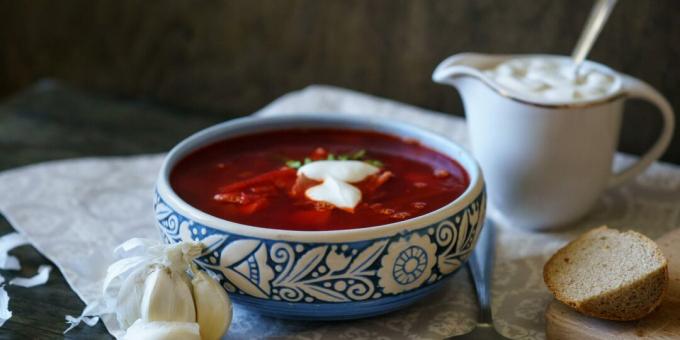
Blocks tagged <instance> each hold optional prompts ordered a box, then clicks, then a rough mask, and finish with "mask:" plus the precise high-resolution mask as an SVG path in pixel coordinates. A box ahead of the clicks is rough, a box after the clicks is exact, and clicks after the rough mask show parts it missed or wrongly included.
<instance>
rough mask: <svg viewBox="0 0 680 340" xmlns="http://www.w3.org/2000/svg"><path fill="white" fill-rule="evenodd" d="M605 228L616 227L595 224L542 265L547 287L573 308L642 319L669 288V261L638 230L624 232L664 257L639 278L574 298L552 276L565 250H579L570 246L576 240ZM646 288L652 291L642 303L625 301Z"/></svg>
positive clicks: (599, 315)
mask: <svg viewBox="0 0 680 340" xmlns="http://www.w3.org/2000/svg"><path fill="white" fill-rule="evenodd" d="M606 230H614V231H616V230H615V229H609V228H607V226H602V227H598V228H595V229H592V230H590V231H588V232H586V233H584V234H583V235H581V236H579V237H578V238H576V239H575V240H573V241H571V242H569V243H568V244H567V245H565V246H564V247H562V248H561V249H559V250H558V251H557V252H556V253H555V254H554V255H553V256H552V257H551V258H550V259H549V260H548V261H547V262H546V263H545V265H544V266H543V281H544V282H545V284H546V286H547V287H548V290H550V292H552V294H553V295H554V296H555V298H556V299H557V300H558V301H560V302H562V303H564V304H566V305H568V306H570V307H572V308H574V309H575V310H577V311H578V312H580V313H582V314H585V315H589V316H593V317H596V318H601V319H607V320H616V321H631V320H638V319H641V318H643V317H645V316H647V315H648V314H650V313H651V312H653V311H654V310H655V309H656V308H657V307H658V306H659V305H660V304H661V302H662V301H663V298H664V296H665V295H666V292H667V290H668V261H667V260H666V258H665V257H664V255H663V253H662V252H661V249H660V248H659V247H658V246H657V245H656V243H654V241H652V240H650V239H649V238H647V237H646V236H644V235H642V234H640V233H637V232H634V231H627V232H625V233H626V234H628V235H632V236H634V237H635V238H637V239H638V240H640V241H641V242H644V243H645V244H646V246H647V247H651V249H653V252H654V256H656V257H658V258H660V259H661V260H662V261H663V262H662V266H661V267H660V268H659V269H657V270H655V271H654V272H652V273H650V274H648V275H646V276H645V277H644V278H642V279H641V280H637V281H634V282H631V283H629V284H627V285H624V286H621V287H617V288H616V289H613V290H611V291H607V292H605V293H604V294H600V295H598V296H595V297H592V298H590V299H587V300H584V301H576V300H573V299H571V298H570V297H569V296H567V295H566V294H565V292H563V291H562V289H560V287H559V285H558V283H557V282H555V281H554V280H553V276H554V273H555V271H556V270H558V269H559V267H560V266H561V265H562V262H563V261H564V259H565V258H567V259H568V254H570V253H572V252H573V251H578V250H574V249H572V248H573V247H574V246H575V245H576V244H579V241H581V240H584V239H587V238H590V237H591V236H592V234H595V233H598V232H601V231H606ZM617 232H618V231H617ZM621 234H624V233H621ZM649 291H652V292H654V293H653V294H652V296H650V299H649V301H646V303H645V304H643V305H640V304H637V305H631V304H626V302H629V301H630V300H631V299H632V298H636V294H638V293H639V292H649Z"/></svg>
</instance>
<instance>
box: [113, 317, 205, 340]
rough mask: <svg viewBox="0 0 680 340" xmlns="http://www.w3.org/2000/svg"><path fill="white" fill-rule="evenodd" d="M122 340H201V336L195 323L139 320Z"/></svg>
mask: <svg viewBox="0 0 680 340" xmlns="http://www.w3.org/2000/svg"><path fill="white" fill-rule="evenodd" d="M123 340H201V336H200V334H199V326H198V324H197V323H195V322H173V321H170V322H168V321H144V320H142V319H139V320H137V321H135V323H133V324H132V326H131V327H130V328H128V330H127V333H125V336H124V337H123Z"/></svg>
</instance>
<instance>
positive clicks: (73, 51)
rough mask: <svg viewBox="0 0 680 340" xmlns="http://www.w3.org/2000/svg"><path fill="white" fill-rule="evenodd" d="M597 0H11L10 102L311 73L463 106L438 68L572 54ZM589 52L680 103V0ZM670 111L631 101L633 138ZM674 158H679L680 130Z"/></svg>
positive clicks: (223, 102)
mask: <svg viewBox="0 0 680 340" xmlns="http://www.w3.org/2000/svg"><path fill="white" fill-rule="evenodd" d="M591 5H592V1H589V0H570V1H567V0H556V1H549V0H515V1H498V0H437V1H417V0H411V1H406V0H404V1H395V0H370V1H364V0H296V1H293V0H285V1H284V0H282V1H278V0H259V1H258V0H255V1H246V0H242V1H215V0H203V1H180V0H166V1H139V0H116V1H114V0H107V1H103V0H102V1H92V0H73V1H68V0H64V1H52V0H50V1H48V0H34V1H13V0H0V52H1V53H0V101H2V98H8V97H9V96H10V95H12V94H13V93H16V92H17V91H21V90H22V89H25V88H26V87H27V86H29V85H31V84H33V83H35V82H36V81H37V80H38V79H41V78H45V77H49V78H56V79H59V80H60V81H62V82H64V83H66V84H69V85H72V86H74V87H76V88H80V89H83V90H86V91H89V92H91V93H97V94H105V95H109V96H115V97H116V98H121V99H125V100H143V101H148V102H152V103H157V104H161V105H164V106H166V107H171V108H174V109H178V110H180V111H183V112H186V114H199V113H200V114H204V115H205V114H207V115H210V116H213V117H219V115H225V117H226V116H227V115H229V116H233V115H245V114H248V113H251V112H253V111H255V110H257V109H258V108H259V107H262V106H263V105H265V104H266V103H268V102H270V101H271V100H273V99H275V98H276V97H278V96H280V95H282V94H284V93H286V92H289V91H292V90H296V89H300V88H302V87H304V86H306V85H309V84H312V83H325V84H332V85H337V86H342V87H347V88H351V89H355V90H359V91H364V92H368V93H371V94H375V95H379V96H384V97H388V98H392V99H396V100H400V101H404V102H407V103H410V104H415V105H419V106H423V107H426V108H429V109H433V110H438V111H444V112H451V113H455V114H462V112H463V108H462V105H461V103H460V100H459V99H458V96H457V94H456V92H455V91H454V90H453V89H452V88H449V87H444V86H441V85H437V84H434V83H432V81H431V80H430V75H431V73H432V70H433V68H434V67H435V65H436V64H437V63H438V62H439V61H441V60H442V59H444V58H445V57H446V56H448V55H451V54H454V53H459V52H464V51H478V52H487V53H533V52H541V53H555V54H569V53H570V52H571V49H572V48H573V46H574V44H575V42H576V40H577V38H578V35H579V33H580V30H581V27H582V25H583V23H584V22H585V20H586V17H587V15H588V13H589V11H590V8H591ZM590 59H592V60H595V61H598V62H601V63H604V64H607V65H609V66H611V67H613V68H614V69H617V70H619V71H622V72H624V73H628V74H630V75H633V76H635V77H638V78H640V79H643V80H645V81H647V82H649V83H650V84H651V85H652V86H654V87H655V88H657V89H659V90H660V91H661V92H662V93H663V94H664V95H665V96H666V97H667V98H668V99H669V100H670V101H671V103H672V104H673V106H674V107H675V108H676V110H677V109H678V108H680V98H679V97H678V89H679V87H680V86H679V85H680V69H679V68H678V61H679V60H680V2H679V1H677V0H654V1H652V0H621V1H619V3H618V5H617V8H616V9H615V10H614V12H613V14H612V17H611V19H610V22H609V23H608V24H607V26H606V27H605V29H604V31H603V33H602V35H601V37H600V39H599V41H598V42H597V44H596V46H595V48H594V50H593V51H592V53H591V56H590ZM659 125H660V119H659V117H658V114H656V113H655V112H654V109H653V108H652V107H651V106H649V105H646V104H639V103H631V105H628V108H627V113H626V119H625V123H624V129H623V133H622V139H621V149H622V150H625V151H628V152H636V153H639V152H641V151H644V150H645V149H646V148H647V147H648V146H649V145H650V144H651V143H652V141H653V140H654V138H655V137H656V134H657V133H658V129H659ZM664 159H665V160H667V161H672V162H675V163H680V138H677V137H676V138H674V141H673V144H672V146H671V149H670V150H669V151H668V152H667V153H666V155H665V157H664Z"/></svg>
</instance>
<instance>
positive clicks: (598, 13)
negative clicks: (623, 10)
mask: <svg viewBox="0 0 680 340" xmlns="http://www.w3.org/2000/svg"><path fill="white" fill-rule="evenodd" d="M616 1H617V0H597V1H596V2H595V5H593V9H592V10H591V11H590V17H588V21H587V22H586V26H585V27H584V28H583V32H581V37H580V38H579V39H578V43H576V47H575V48H574V51H573V52H572V53H571V59H573V61H574V65H575V67H576V69H578V67H579V66H580V65H581V63H582V62H583V60H584V59H585V58H586V56H587V55H588V53H589V52H590V49H591V48H592V47H593V44H594V43H595V40H597V37H598V35H600V32H601V31H602V27H604V23H605V22H607V19H608V18H609V14H610V13H611V12H612V9H614V5H616Z"/></svg>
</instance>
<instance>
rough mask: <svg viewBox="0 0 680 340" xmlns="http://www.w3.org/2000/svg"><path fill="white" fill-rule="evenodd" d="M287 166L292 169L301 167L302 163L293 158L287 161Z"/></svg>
mask: <svg viewBox="0 0 680 340" xmlns="http://www.w3.org/2000/svg"><path fill="white" fill-rule="evenodd" d="M286 166H287V167H289V168H292V169H299V168H300V167H301V166H302V163H301V162H300V161H296V160H292V159H291V160H288V161H286Z"/></svg>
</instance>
